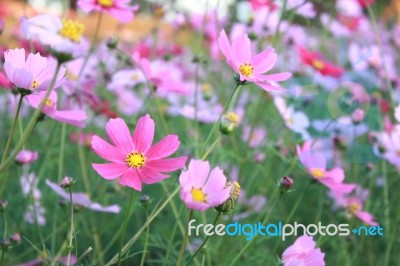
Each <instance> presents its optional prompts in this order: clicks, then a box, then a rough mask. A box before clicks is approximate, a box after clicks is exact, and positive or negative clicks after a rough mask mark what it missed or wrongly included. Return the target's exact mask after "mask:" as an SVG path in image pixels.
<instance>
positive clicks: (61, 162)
mask: <svg viewBox="0 0 400 266" xmlns="http://www.w3.org/2000/svg"><path fill="white" fill-rule="evenodd" d="M66 132H67V124H65V123H63V124H62V128H61V140H60V142H61V143H60V155H59V157H58V175H57V177H58V180H59V181H61V180H62V177H63V172H64V151H65V138H66V134H67V133H66Z"/></svg>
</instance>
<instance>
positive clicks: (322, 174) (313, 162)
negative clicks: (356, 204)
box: [296, 142, 356, 193]
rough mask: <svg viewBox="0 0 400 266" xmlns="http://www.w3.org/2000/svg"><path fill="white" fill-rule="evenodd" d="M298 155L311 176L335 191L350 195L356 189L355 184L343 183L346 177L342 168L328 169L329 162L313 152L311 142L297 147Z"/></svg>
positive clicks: (321, 155)
mask: <svg viewBox="0 0 400 266" xmlns="http://www.w3.org/2000/svg"><path fill="white" fill-rule="evenodd" d="M296 148H297V155H298V156H299V159H300V162H301V163H302V164H303V165H304V167H305V168H306V169H307V171H308V172H309V173H310V174H311V176H312V177H313V178H314V179H315V180H317V181H319V182H320V183H322V184H323V185H325V186H326V187H328V188H329V189H331V190H334V191H340V192H342V193H349V192H351V191H352V190H353V189H355V187H356V185H355V184H345V183H343V181H344V178H345V175H344V171H343V169H342V168H339V167H335V168H332V169H330V170H328V169H327V168H326V165H327V162H326V159H325V157H324V155H323V154H321V153H318V152H313V151H311V142H305V143H304V145H303V147H300V146H298V145H297V147H296Z"/></svg>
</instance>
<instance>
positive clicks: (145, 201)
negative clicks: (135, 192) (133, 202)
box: [139, 195, 151, 208]
mask: <svg viewBox="0 0 400 266" xmlns="http://www.w3.org/2000/svg"><path fill="white" fill-rule="evenodd" d="M139 200H140V203H142V205H143V207H145V208H146V207H147V205H148V204H149V202H150V200H151V198H150V196H149V195H141V196H140V198H139Z"/></svg>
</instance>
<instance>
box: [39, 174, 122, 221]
mask: <svg viewBox="0 0 400 266" xmlns="http://www.w3.org/2000/svg"><path fill="white" fill-rule="evenodd" d="M46 184H47V185H48V186H49V187H50V188H51V189H52V190H53V191H54V192H55V193H57V194H58V195H59V196H60V197H61V198H63V199H64V200H66V201H69V200H70V195H69V193H68V192H67V191H65V190H64V189H62V188H61V187H60V185H58V184H56V183H53V182H51V181H50V180H48V179H46ZM72 204H74V205H78V206H82V207H85V208H88V209H91V210H94V211H98V212H110V213H119V212H120V210H121V208H120V207H119V206H118V205H116V204H114V205H110V206H103V205H101V204H99V203H97V202H93V201H92V200H91V199H90V198H89V196H88V195H87V194H85V193H81V192H73V193H72Z"/></svg>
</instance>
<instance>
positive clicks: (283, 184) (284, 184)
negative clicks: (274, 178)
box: [279, 176, 294, 192]
mask: <svg viewBox="0 0 400 266" xmlns="http://www.w3.org/2000/svg"><path fill="white" fill-rule="evenodd" d="M293 184H294V181H293V179H292V178H291V177H289V176H284V177H282V178H281V180H280V184H279V186H280V188H281V191H282V192H287V191H288V190H289V189H290V188H291V187H292V186H293Z"/></svg>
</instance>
